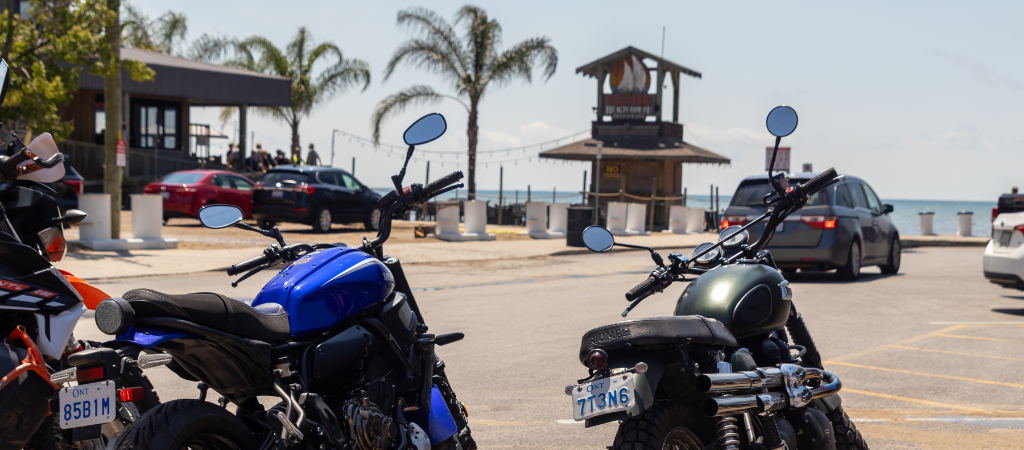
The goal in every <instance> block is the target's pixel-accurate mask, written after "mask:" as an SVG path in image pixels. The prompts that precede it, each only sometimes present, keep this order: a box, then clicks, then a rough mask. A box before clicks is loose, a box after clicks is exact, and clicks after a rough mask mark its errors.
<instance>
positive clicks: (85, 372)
mask: <svg viewBox="0 0 1024 450" xmlns="http://www.w3.org/2000/svg"><path fill="white" fill-rule="evenodd" d="M102 379H103V366H96V367H90V368H88V369H83V368H81V367H79V368H78V370H76V371H75V380H76V381H78V384H82V383H88V382H90V381H96V380H102Z"/></svg>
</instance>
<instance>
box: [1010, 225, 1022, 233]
mask: <svg viewBox="0 0 1024 450" xmlns="http://www.w3.org/2000/svg"><path fill="white" fill-rule="evenodd" d="M1013 231H1020V232H1021V234H1024V224H1022V225H1017V226H1015V227H1013Z"/></svg>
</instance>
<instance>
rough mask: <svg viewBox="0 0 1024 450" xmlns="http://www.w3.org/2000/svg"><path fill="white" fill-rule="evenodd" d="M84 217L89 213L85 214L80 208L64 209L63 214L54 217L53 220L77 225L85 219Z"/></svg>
mask: <svg viewBox="0 0 1024 450" xmlns="http://www.w3.org/2000/svg"><path fill="white" fill-rule="evenodd" d="M86 217H89V215H88V214H86V213H85V211H82V210H80V209H69V210H67V211H64V215H63V216H61V217H58V218H56V219H54V222H55V223H62V224H64V225H78V224H79V223H81V222H82V221H83V220H85V218H86Z"/></svg>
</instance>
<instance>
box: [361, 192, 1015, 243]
mask: <svg viewBox="0 0 1024 450" xmlns="http://www.w3.org/2000/svg"><path fill="white" fill-rule="evenodd" d="M374 190H375V191H377V192H379V193H380V194H381V195H383V194H386V193H387V192H388V191H389V190H388V189H374ZM503 194H504V195H503V197H504V198H505V201H504V204H506V205H508V204H512V203H516V202H517V199H518V202H519V203H523V202H526V201H527V192H526V189H520V190H519V191H518V196H517V195H516V194H517V192H516V190H515V189H512V190H508V189H506V190H505V191H504V192H503ZM456 197H458V198H463V199H464V198H466V192H465V189H458V190H456V191H454V192H450V193H448V194H445V195H442V196H441V197H440V198H439V200H448V199H454V198H456ZM709 197H710V196H708V195H707V194H705V195H697V194H690V198H688V199H687V201H686V206H691V207H695V208H711V207H713V206H714V205H711V203H710V201H709ZM477 198H478V199H479V200H486V201H489V202H491V203H498V191H497V190H480V191H477ZM529 199H530V200H532V201H537V202H552V201H557V202H558V203H570V204H578V203H580V202H582V201H583V197H582V196H581V195H580V194H579V193H578V192H552V191H537V190H532V191H531V192H530V195H529ZM730 200H732V196H731V195H722V196H721V197H720V198H719V201H718V204H719V208H720V209H721V210H723V211H724V210H725V208H726V207H728V205H729V201H730ZM882 202H883V203H888V204H891V205H892V207H893V212H892V213H891V214H890V217H891V218H892V220H893V223H895V224H896V229H898V230H899V232H900V234H902V235H905V236H916V235H920V234H921V229H920V226H919V223H920V219H919V218H918V213H920V212H925V211H930V212H934V213H935V222H934V229H935V233H936V234H940V235H941V234H956V232H957V227H958V226H959V222H958V218H957V213H958V212H960V211H971V212H973V213H974V215H973V217H972V221H971V228H972V234H974V235H976V236H985V235H989V234H990V233H991V222H992V208H995V207H996V202H995V200H993V201H991V202H977V201H955V200H953V201H950V200H897V199H883V200H882Z"/></svg>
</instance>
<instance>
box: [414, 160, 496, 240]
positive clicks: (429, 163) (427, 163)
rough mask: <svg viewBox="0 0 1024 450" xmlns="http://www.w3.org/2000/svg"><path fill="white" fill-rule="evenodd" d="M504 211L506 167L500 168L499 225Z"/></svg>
mask: <svg viewBox="0 0 1024 450" xmlns="http://www.w3.org/2000/svg"><path fill="white" fill-rule="evenodd" d="M427 164H430V163H427ZM503 209H505V166H498V225H503V223H502V222H501V216H502V214H501V213H502V210H503Z"/></svg>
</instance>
